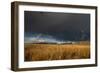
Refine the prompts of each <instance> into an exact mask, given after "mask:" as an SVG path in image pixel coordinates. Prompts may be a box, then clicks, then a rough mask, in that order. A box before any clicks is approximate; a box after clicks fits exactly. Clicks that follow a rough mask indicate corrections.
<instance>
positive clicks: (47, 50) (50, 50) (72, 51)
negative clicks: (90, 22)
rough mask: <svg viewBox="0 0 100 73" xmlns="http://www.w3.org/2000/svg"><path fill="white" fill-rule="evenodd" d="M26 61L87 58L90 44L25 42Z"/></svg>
mask: <svg viewBox="0 0 100 73" xmlns="http://www.w3.org/2000/svg"><path fill="white" fill-rule="evenodd" d="M24 55H25V61H43V60H64V59H87V58H90V45H89V44H60V45H59V44H25V51H24Z"/></svg>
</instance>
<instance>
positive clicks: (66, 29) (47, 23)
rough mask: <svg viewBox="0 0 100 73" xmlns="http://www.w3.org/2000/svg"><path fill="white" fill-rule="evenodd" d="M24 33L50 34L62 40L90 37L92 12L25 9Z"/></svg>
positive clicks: (78, 39)
mask: <svg viewBox="0 0 100 73" xmlns="http://www.w3.org/2000/svg"><path fill="white" fill-rule="evenodd" d="M24 23H25V25H24V26H25V27H24V32H25V33H24V34H25V36H27V34H28V35H29V34H30V36H31V35H34V34H43V35H50V36H53V37H55V38H57V39H60V40H70V41H80V40H89V39H90V14H81V13H80V14H79V13H78V14H77V13H58V12H37V11H24Z"/></svg>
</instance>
